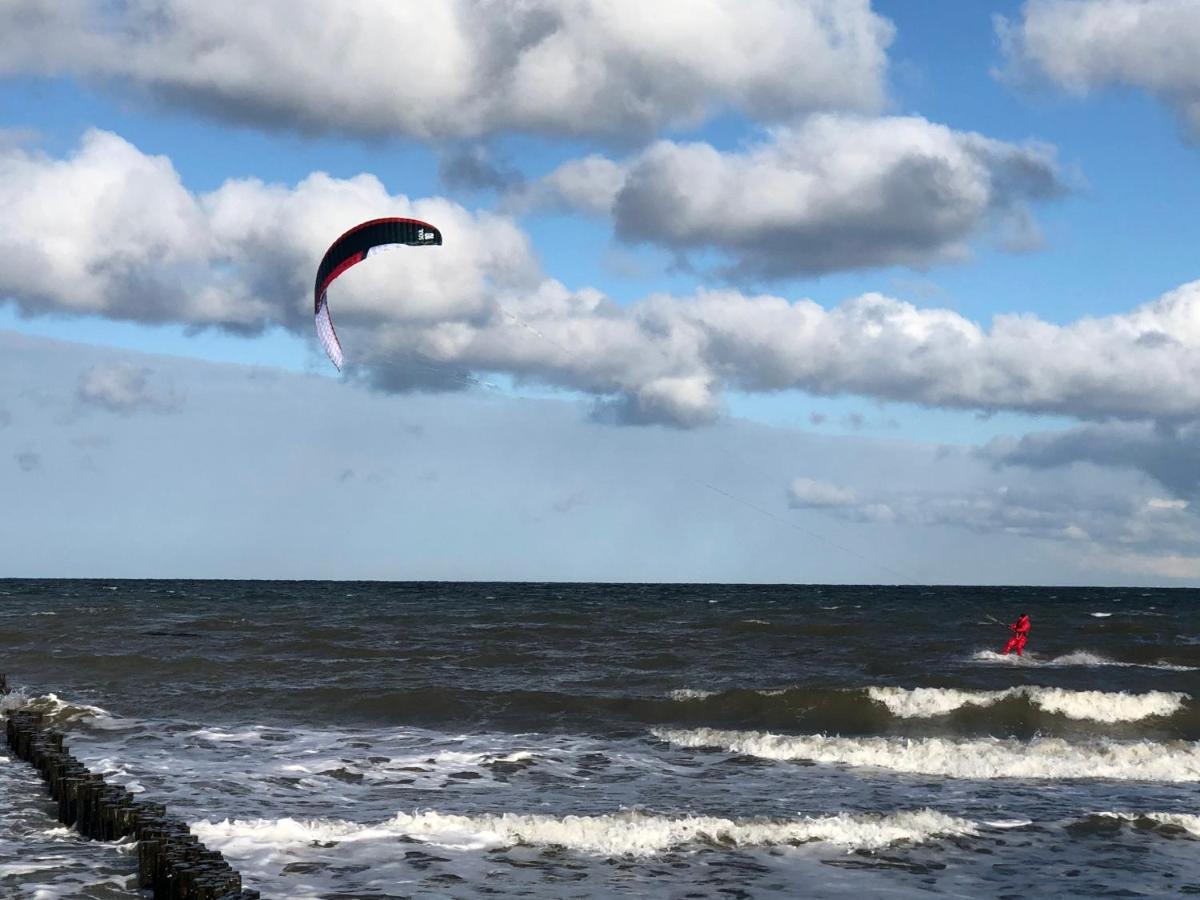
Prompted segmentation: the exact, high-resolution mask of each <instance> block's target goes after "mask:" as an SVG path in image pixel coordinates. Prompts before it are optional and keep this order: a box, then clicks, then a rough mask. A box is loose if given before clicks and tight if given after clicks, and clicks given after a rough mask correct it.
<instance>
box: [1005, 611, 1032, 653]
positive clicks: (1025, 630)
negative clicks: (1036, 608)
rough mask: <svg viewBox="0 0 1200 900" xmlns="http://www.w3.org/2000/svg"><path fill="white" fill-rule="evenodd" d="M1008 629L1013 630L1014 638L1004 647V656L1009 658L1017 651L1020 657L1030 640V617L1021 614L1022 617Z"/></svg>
mask: <svg viewBox="0 0 1200 900" xmlns="http://www.w3.org/2000/svg"><path fill="white" fill-rule="evenodd" d="M1008 627H1009V628H1011V629H1012V632H1013V636H1012V637H1011V638H1009V641H1008V643H1007V644H1005V645H1004V655H1005V656H1007V655H1008V654H1009V653H1011V652H1012V651H1013V650H1016V651H1017V656H1020V655H1021V651H1022V650H1024V649H1025V642H1026V641H1027V640H1029V616H1027V615H1025V613H1021V617H1020V618H1019V619H1017V621H1015V622H1013V623H1012V624H1011V625H1009V626H1008Z"/></svg>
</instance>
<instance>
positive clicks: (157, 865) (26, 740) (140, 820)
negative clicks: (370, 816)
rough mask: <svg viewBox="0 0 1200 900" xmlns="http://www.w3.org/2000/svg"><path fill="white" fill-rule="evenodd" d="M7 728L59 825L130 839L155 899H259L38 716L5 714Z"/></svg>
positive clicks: (141, 879) (179, 826)
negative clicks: (45, 790)
mask: <svg viewBox="0 0 1200 900" xmlns="http://www.w3.org/2000/svg"><path fill="white" fill-rule="evenodd" d="M5 693H8V685H7V680H6V678H5V676H3V675H0V694H5ZM7 733H8V734H7V736H8V746H9V748H10V749H11V750H12V752H13V754H14V755H15V756H17V757H18V758H20V759H23V760H25V761H26V762H28V763H31V764H32V765H34V766H36V767H37V769H38V771H39V772H41V775H42V778H43V779H45V781H46V784H47V785H48V787H49V788H50V796H51V798H53V799H54V800H55V801H57V802H58V819H59V821H60V822H62V823H63V824H64V825H66V826H68V827H74V828H76V829H77V830H78V831H79V833H80V834H81V835H83V836H84V837H86V838H91V839H93V840H99V841H116V840H120V839H121V838H127V837H132V838H135V839H136V840H137V848H138V887H139V888H142V889H148V890H151V891H153V896H154V898H155V900H258V898H259V896H260V895H259V893H258V891H256V890H252V889H250V888H243V887H242V877H241V876H240V875H239V874H238V873H237V872H235V871H234V870H233V869H232V868H231V867H230V865H229V863H227V862H226V861H225V858H224V857H223V856H221V854H220V853H219V852H217V851H216V850H209V849H208V848H207V847H205V846H204V845H203V844H202V843H200V840H199V838H197V837H196V835H194V834H192V833H191V831H190V829H189V828H188V826H187V823H186V822H184V821H183V820H182V819H178V818H176V817H174V816H172V815H170V814H169V813H168V812H167V809H166V807H165V806H163V805H162V804H160V803H149V802H146V801H139V800H136V799H135V798H134V795H133V794H131V793H130V792H129V791H128V790H126V789H125V788H123V787H121V786H120V785H113V784H108V783H107V782H106V781H105V780H104V776H103V775H97V774H95V773H93V772H91V771H89V770H88V768H87V767H86V766H85V765H83V763H81V762H79V760H77V759H76V758H75V757H74V756H72V755H71V753H70V751H68V750H67V748H66V747H64V746H63V735H62V732H59V731H55V730H54V729H52V728H49V727H48V726H47V725H46V722H45V718H44V716H43V715H42V714H41V713H36V712H28V711H25V710H15V711H12V712H10V713H9V714H8V728H7Z"/></svg>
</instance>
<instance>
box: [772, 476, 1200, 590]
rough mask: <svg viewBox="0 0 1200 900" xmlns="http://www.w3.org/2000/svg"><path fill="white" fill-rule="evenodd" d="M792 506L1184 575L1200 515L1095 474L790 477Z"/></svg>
mask: <svg viewBox="0 0 1200 900" xmlns="http://www.w3.org/2000/svg"><path fill="white" fill-rule="evenodd" d="M787 493H788V505H789V506H790V507H792V508H793V509H808V510H819V511H821V512H823V513H825V514H826V515H833V516H836V517H837V518H840V519H843V520H845V521H848V522H854V523H859V524H862V523H874V524H877V525H898V526H906V527H911V526H920V527H948V528H955V529H964V530H967V531H970V532H973V533H975V534H980V535H996V534H1000V533H1004V534H1009V535H1015V536H1020V537H1025V538H1033V539H1037V540H1045V541H1052V542H1059V543H1063V544H1064V545H1066V546H1069V547H1070V548H1071V549H1070V551H1069V552H1071V553H1073V554H1082V555H1083V556H1085V557H1088V558H1093V559H1097V560H1098V559H1100V558H1102V557H1103V558H1104V559H1105V560H1106V562H1105V566H1106V567H1107V568H1115V569H1117V570H1119V571H1125V572H1142V573H1151V574H1157V575H1160V576H1162V577H1187V571H1190V570H1189V569H1187V567H1189V566H1190V567H1191V570H1196V571H1200V568H1198V567H1200V555H1198V551H1200V519H1198V518H1197V516H1196V514H1195V510H1194V509H1192V508H1191V505H1190V504H1189V503H1188V502H1186V501H1182V500H1176V499H1171V498H1169V497H1163V496H1161V495H1159V494H1156V493H1155V492H1153V491H1146V490H1145V489H1141V490H1138V489H1134V490H1124V491H1121V492H1116V491H1111V490H1105V489H1104V487H1103V482H1102V481H1101V480H1100V479H1099V478H1098V477H1097V476H1096V475H1095V474H1094V473H1093V474H1092V476H1091V477H1090V478H1088V479H1086V480H1085V485H1084V486H1080V485H1079V484H1064V485H1061V486H1059V487H1058V488H1049V489H1047V487H1046V486H1045V485H1036V486H1035V485H1010V484H1001V485H999V486H995V487H988V488H983V489H976V490H957V491H950V490H942V491H904V490H886V491H870V492H865V493H864V492H860V491H856V490H853V489H851V488H849V487H846V486H844V485H841V484H835V483H831V482H826V481H820V480H816V479H811V478H796V479H795V480H793V481H792V483H791V484H790V485H789V487H788V492H787Z"/></svg>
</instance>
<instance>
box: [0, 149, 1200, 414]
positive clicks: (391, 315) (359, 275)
mask: <svg viewBox="0 0 1200 900" xmlns="http://www.w3.org/2000/svg"><path fill="white" fill-rule="evenodd" d="M0 202H2V203H3V206H4V208H5V211H6V217H7V218H6V223H5V224H6V227H5V229H3V230H2V231H0V256H3V258H5V259H6V260H8V261H9V263H8V264H7V265H6V266H5V267H4V268H3V269H2V270H0V296H7V297H10V298H12V299H13V300H14V301H15V302H16V303H17V304H18V306H19V307H20V309H21V310H22V311H23V312H25V313H29V314H36V313H76V314H79V313H85V314H95V315H102V316H106V317H109V318H116V319H130V320H135V321H143V322H159V321H174V322H182V323H186V324H189V325H195V326H223V327H227V328H234V329H244V330H248V331H253V330H258V329H262V328H265V327H268V326H271V325H282V326H284V327H287V328H290V329H292V330H294V331H296V332H297V333H298V334H302V335H305V336H310V337H311V335H312V319H311V315H312V305H311V304H312V294H311V291H312V278H313V274H314V271H315V268H316V262H317V260H319V259H320V256H321V254H322V253H323V251H324V249H325V247H326V246H327V244H328V243H329V241H330V240H332V238H333V236H336V235H337V234H339V233H341V231H342V230H343V229H345V228H346V227H348V226H350V225H352V224H354V223H356V222H359V221H361V220H363V219H367V218H372V217H375V216H378V215H387V214H395V215H415V216H417V217H419V218H426V219H429V220H431V221H433V222H435V223H437V224H438V225H439V226H441V228H442V231H443V233H444V235H445V236H446V243H445V245H444V246H442V247H438V248H433V249H425V250H412V251H407V250H405V251H398V252H395V253H390V254H381V255H379V256H378V257H375V258H373V259H372V260H371V262H370V264H368V265H361V266H356V267H354V268H352V269H350V270H349V271H348V272H347V273H346V274H345V275H343V276H342V277H341V278H340V279H339V281H338V283H337V284H336V285H335V286H334V294H333V295H332V296H331V298H330V305H331V308H332V309H333V315H334V318H335V320H336V321H337V323H338V327H339V331H340V333H341V336H342V343H343V345H344V346H345V348H346V351H347V358H348V359H349V360H350V361H351V363H352V371H353V372H354V373H355V374H356V375H360V376H362V377H364V378H366V379H368V380H371V381H373V382H374V383H376V384H377V385H379V386H381V387H384V388H387V389H406V388H411V387H414V386H421V385H424V386H427V387H443V388H445V387H462V386H463V385H465V384H469V383H471V378H472V375H471V373H486V372H503V373H508V374H509V375H512V376H514V377H515V378H517V379H518V380H521V379H529V380H534V381H537V382H540V383H543V384H547V385H551V386H555V387H560V388H566V389H569V390H575V391H582V392H585V393H588V394H591V395H594V396H595V397H596V398H597V399H598V401H599V402H600V407H601V408H600V410H599V413H600V414H601V415H609V416H616V417H617V418H618V419H620V420H622V421H629V422H667V423H671V424H676V425H695V424H699V423H703V422H708V421H712V420H713V419H714V418H715V417H716V416H718V415H719V413H720V410H721V406H722V396H723V394H724V392H725V391H728V390H739V391H747V392H773V391H781V390H788V389H799V390H803V391H808V392H810V393H813V394H817V395H844V394H853V395H861V396H865V397H873V398H878V399H882V400H896V401H905V402H912V403H917V404H922V405H925V406H929V407H942V408H953V409H977V410H987V411H998V410H1015V411H1021V412H1028V413H1054V414H1060V415H1066V416H1074V417H1077V418H1083V419H1105V418H1120V419H1128V420H1149V419H1158V420H1164V421H1165V420H1176V421H1186V420H1191V419H1197V418H1200V282H1196V283H1192V284H1188V285H1184V286H1182V287H1180V288H1179V289H1177V290H1175V291H1173V292H1171V293H1169V294H1167V295H1165V296H1164V297H1162V298H1160V299H1158V300H1156V301H1153V302H1151V303H1147V304H1145V305H1143V306H1141V307H1138V308H1137V309H1134V310H1133V311H1131V312H1129V313H1126V314H1123V315H1112V316H1107V317H1104V318H1087V319H1081V320H1078V321H1076V322H1071V323H1068V324H1065V325H1058V324H1053V323H1050V322H1045V321H1042V320H1040V319H1038V318H1037V317H1035V316H1032V315H1020V314H1009V315H1001V316H997V317H996V318H995V319H994V320H993V322H992V323H991V326H990V328H985V327H984V326H983V325H981V324H979V323H976V322H973V321H971V320H969V319H967V318H965V317H963V316H961V315H959V314H958V313H956V312H954V311H952V310H947V309H924V308H918V307H916V306H914V305H912V304H909V303H905V302H901V301H899V300H895V299H892V298H889V297H886V296H883V295H880V294H865V295H863V296H861V297H856V298H852V299H850V300H847V301H845V302H844V303H842V304H841V305H839V306H836V307H833V308H830V309H826V308H824V307H822V306H820V305H818V304H816V303H814V302H811V301H809V300H794V301H789V300H787V299H785V298H782V297H777V296H770V295H757V296H751V295H747V294H744V293H741V292H739V291H736V290H718V291H710V290H709V291H699V292H697V293H696V294H695V295H693V296H690V297H684V298H681V297H675V296H669V295H655V296H651V297H647V298H646V299H644V300H642V301H639V302H636V303H632V304H629V305H619V304H617V303H615V302H613V301H611V300H609V299H608V298H606V297H605V296H604V295H602V294H601V293H599V292H598V291H594V290H590V289H586V288H584V289H579V290H571V289H569V288H568V287H566V286H564V285H562V284H560V283H559V282H556V281H553V280H551V279H547V278H546V277H545V275H544V274H543V273H542V272H541V271H540V269H539V267H538V265H537V263H536V261H535V258H534V255H533V252H532V249H531V247H530V242H529V240H528V238H527V236H526V235H525V234H524V233H523V232H522V231H521V230H520V229H519V228H518V227H517V226H516V224H515V223H514V222H513V221H512V220H511V219H509V218H506V217H504V216H499V215H494V214H491V213H486V212H481V213H472V212H470V211H468V210H466V209H464V208H463V207H461V206H459V205H457V204H454V203H451V202H449V201H447V200H444V199H441V198H427V199H410V198H407V197H404V196H398V195H391V194H389V193H388V192H387V190H386V189H385V188H384V187H383V185H382V184H381V183H380V182H379V181H378V180H377V179H375V178H374V177H371V176H369V175H360V176H358V177H355V178H352V179H347V180H342V179H335V178H331V177H330V176H328V175H324V174H320V173H317V174H314V175H311V176H309V177H307V178H305V179H304V180H303V181H301V182H300V183H299V184H297V185H295V186H294V187H288V186H284V185H267V184H263V183H262V182H259V181H255V180H245V181H229V182H226V183H225V184H223V185H221V186H220V187H218V188H217V189H216V190H214V191H212V192H210V193H205V194H192V193H191V192H189V191H188V190H187V189H186V188H185V187H184V186H183V185H182V184H181V183H180V180H179V177H178V175H177V174H176V173H175V171H174V169H173V168H172V166H171V164H170V162H169V161H168V160H166V159H164V158H161V157H151V156H146V155H144V154H142V153H141V152H140V151H138V150H137V149H136V148H135V147H133V146H131V145H130V144H128V143H127V142H125V141H123V140H122V139H120V138H119V137H117V136H116V135H113V134H109V133H106V132H99V131H95V132H91V133H89V134H88V135H87V136H86V138H85V139H84V142H83V145H82V147H81V148H80V150H79V151H78V152H77V153H76V154H75V155H73V156H71V157H68V158H66V159H62V160H57V159H52V158H48V157H44V156H40V155H35V154H32V153H29V152H26V151H22V150H15V149H14V150H10V151H8V152H7V153H0Z"/></svg>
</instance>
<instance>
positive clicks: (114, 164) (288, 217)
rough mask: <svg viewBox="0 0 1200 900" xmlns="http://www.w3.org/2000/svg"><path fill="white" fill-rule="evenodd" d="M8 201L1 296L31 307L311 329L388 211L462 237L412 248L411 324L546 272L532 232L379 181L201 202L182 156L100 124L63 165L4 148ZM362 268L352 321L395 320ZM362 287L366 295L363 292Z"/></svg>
mask: <svg viewBox="0 0 1200 900" xmlns="http://www.w3.org/2000/svg"><path fill="white" fill-rule="evenodd" d="M0 204H2V205H3V208H4V210H5V216H6V227H5V228H4V230H3V231H2V232H0V253H2V254H3V255H4V256H5V257H6V259H7V262H6V265H5V266H4V268H3V270H0V292H3V294H5V295H8V296H11V297H13V298H14V299H16V301H17V303H18V304H19V305H20V306H21V308H22V310H24V311H25V312H27V313H38V312H66V313H79V314H95V315H101V316H106V317H109V318H117V319H129V320H134V321H141V322H184V323H187V324H192V325H200V326H205V325H217V326H224V327H227V328H231V329H243V330H248V331H254V330H260V329H262V328H264V327H266V326H268V325H271V324H279V323H282V324H285V325H287V326H288V327H291V328H296V329H298V328H300V327H301V326H302V325H304V324H307V323H308V322H309V317H310V316H311V308H312V278H313V273H314V271H315V267H316V261H317V260H319V259H320V257H321V254H322V253H323V252H324V250H325V247H326V246H327V245H328V244H329V243H330V241H331V240H332V239H333V238H334V237H336V236H337V235H338V234H340V233H341V232H342V231H343V230H344V229H346V228H348V227H349V226H351V225H353V224H356V223H357V222H359V221H362V220H364V219H367V218H374V217H376V216H379V215H387V214H393V215H414V216H418V217H422V218H429V219H432V220H434V221H436V222H437V223H438V224H439V225H440V226H442V227H443V229H444V230H446V231H447V232H448V233H450V234H452V235H453V238H452V240H450V241H448V242H447V246H446V247H444V248H439V250H438V251H437V252H436V253H412V254H405V257H406V258H405V300H406V303H405V305H404V306H403V309H404V310H405V314H407V315H411V316H416V317H420V316H425V317H433V318H439V317H443V316H445V315H455V314H460V315H461V314H469V313H474V312H478V311H479V310H481V309H483V308H484V307H485V306H486V304H487V302H488V296H489V294H490V291H492V290H493V289H495V288H496V287H498V286H507V285H512V284H515V283H522V282H527V281H528V280H529V278H530V277H531V276H532V275H534V274H536V267H535V266H534V263H533V261H532V254H531V251H530V248H529V245H528V240H527V238H526V237H525V235H524V234H523V233H521V232H520V231H519V230H518V229H517V228H516V227H515V225H513V224H512V223H511V221H509V220H508V219H505V218H501V217H496V216H491V215H489V214H486V213H482V214H479V215H472V214H471V213H469V212H467V211H466V210H465V209H463V208H462V207H461V206H458V205H457V204H453V203H450V202H449V201H446V200H442V199H438V198H433V199H426V200H410V199H409V198H407V197H404V196H401V195H391V194H389V193H388V192H387V190H386V189H385V188H384V186H383V185H382V184H381V183H380V182H379V180H378V179H376V178H374V177H373V176H370V175H360V176H358V177H355V178H351V179H347V180H342V179H335V178H331V177H329V176H328V175H325V174H322V173H315V174H313V175H310V176H309V177H308V178H306V179H304V180H303V181H302V182H300V183H299V184H298V185H296V186H295V187H285V186H282V185H269V184H264V183H262V182H260V181H257V180H253V179H247V180H233V181H227V182H225V183H224V184H223V185H222V186H220V187H219V188H218V189H217V190H215V191H213V192H211V193H207V194H193V193H191V192H189V191H188V190H187V188H185V187H184V186H183V184H182V183H181V181H180V178H179V175H178V174H177V173H176V171H175V169H174V167H173V166H172V165H171V162H170V161H169V160H168V159H166V158H165V157H159V156H148V155H146V154H143V153H142V152H141V151H140V150H138V149H137V148H136V147H134V146H133V145H131V144H129V143H128V142H126V141H125V140H123V139H121V138H120V137H118V136H117V135H115V134H112V133H110V132H105V131H98V130H93V131H90V132H88V133H87V134H86V135H85V136H84V138H83V141H82V144H81V146H80V148H79V149H78V151H77V152H76V153H75V154H74V155H72V156H70V157H67V158H65V159H52V158H49V157H46V156H43V155H40V154H37V153H32V152H27V151H24V150H21V149H18V148H10V149H8V150H7V151H0ZM360 268H362V269H363V272H362V273H355V278H354V279H348V280H347V282H346V283H347V286H348V289H347V290H346V291H344V292H343V296H341V297H340V304H339V305H340V307H341V309H340V313H341V315H342V316H343V317H344V318H345V319H346V320H347V321H348V322H350V323H354V322H357V321H364V322H368V321H375V320H378V319H379V318H380V317H381V316H382V317H388V318H393V316H392V315H391V314H390V311H389V310H388V309H387V308H380V307H379V306H377V305H373V304H377V303H378V297H379V291H378V290H377V288H378V287H379V285H378V284H376V283H373V282H372V271H371V270H372V269H374V267H360ZM359 282H361V285H359V286H360V288H361V290H359V291H357V292H356V291H354V290H352V289H349V286H350V285H355V284H359ZM372 288H374V289H375V290H372Z"/></svg>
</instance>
